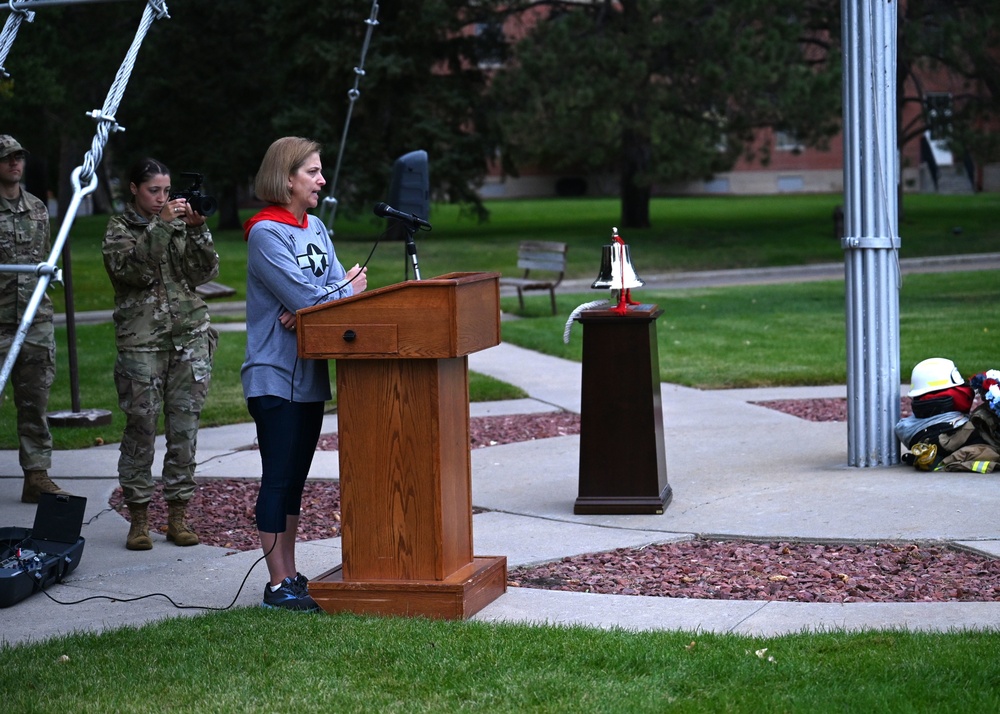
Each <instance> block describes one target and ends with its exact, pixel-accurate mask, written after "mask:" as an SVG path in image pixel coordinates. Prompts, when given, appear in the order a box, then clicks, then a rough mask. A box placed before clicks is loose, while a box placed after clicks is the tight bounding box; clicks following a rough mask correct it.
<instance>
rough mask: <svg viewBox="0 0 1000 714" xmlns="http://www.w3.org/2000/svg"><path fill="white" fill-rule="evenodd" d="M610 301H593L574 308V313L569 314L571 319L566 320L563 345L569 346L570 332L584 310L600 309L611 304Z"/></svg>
mask: <svg viewBox="0 0 1000 714" xmlns="http://www.w3.org/2000/svg"><path fill="white" fill-rule="evenodd" d="M610 302H611V301H610V300H592V301H591V302H585V303H583V305H580V306H579V307H576V308H574V310H573V312H571V313H570V314H569V319H568V320H566V327H565V328H564V329H563V344H566V345H568V344H569V330H570V328H571V327H573V322H574V321H575V320H576V318H578V317H579V316H580V313H581V312H583V311H584V310H590V309H591V308H595V307H600V306H601V305H608V304H610Z"/></svg>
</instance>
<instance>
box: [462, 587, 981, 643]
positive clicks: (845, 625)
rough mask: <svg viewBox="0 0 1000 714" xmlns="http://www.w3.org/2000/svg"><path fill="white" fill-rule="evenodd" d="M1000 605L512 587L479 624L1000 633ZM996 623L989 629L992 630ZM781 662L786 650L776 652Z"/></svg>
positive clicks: (756, 632) (751, 632) (755, 632)
mask: <svg viewBox="0 0 1000 714" xmlns="http://www.w3.org/2000/svg"><path fill="white" fill-rule="evenodd" d="M998 618H1000V603H995V602H955V603H846V604H835V603H792V602H771V601H767V602H763V601H743V600H693V599H690V600H686V599H679V598H659V597H640V596H633V595H596V594H591V593H573V592H562V591H557V590H533V589H529V588H509V589H508V590H507V592H506V593H505V594H504V595H502V596H501V597H499V598H497V599H496V600H494V601H493V602H492V603H490V604H489V605H487V606H486V607H485V608H483V609H482V610H480V611H479V612H478V613H477V614H476V615H475V616H474V617H473V619H474V620H478V621H481V622H496V623H500V622H504V623H518V624H530V625H545V626H565V627H570V626H584V627H595V628H600V629H621V630H627V631H636V632H641V631H656V630H680V631H684V632H691V633H692V636H693V637H694V636H696V635H697V634H698V633H699V632H713V633H719V634H733V635H745V636H747V637H776V636H780V635H786V634H793V633H798V632H826V631H863V630H897V629H898V630H909V631H927V632H952V631H960V630H996V628H997V625H996V624H995V623H997V622H1000V619H998ZM984 623H989V624H984ZM769 654H773V656H774V657H775V658H776V659H778V660H780V658H781V653H780V650H778V651H774V652H770V653H769Z"/></svg>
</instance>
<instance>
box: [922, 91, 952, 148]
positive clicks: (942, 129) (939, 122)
mask: <svg viewBox="0 0 1000 714" xmlns="http://www.w3.org/2000/svg"><path fill="white" fill-rule="evenodd" d="M952 112H953V106H952V97H951V93H949V92H928V93H927V94H926V95H924V121H926V122H927V128H928V129H929V130H930V132H931V140H933V141H944V140H946V139H950V138H951V131H952V127H951V117H952Z"/></svg>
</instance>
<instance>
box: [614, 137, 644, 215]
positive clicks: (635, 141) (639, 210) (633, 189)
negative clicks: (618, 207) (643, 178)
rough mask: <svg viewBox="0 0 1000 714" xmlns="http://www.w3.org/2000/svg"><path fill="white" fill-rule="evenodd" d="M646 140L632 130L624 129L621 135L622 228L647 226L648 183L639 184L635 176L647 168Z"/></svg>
mask: <svg viewBox="0 0 1000 714" xmlns="http://www.w3.org/2000/svg"><path fill="white" fill-rule="evenodd" d="M650 153H651V152H650V148H649V142H648V140H647V139H646V138H645V137H643V136H640V135H639V134H637V133H636V132H634V131H630V130H626V131H625V133H624V136H623V137H622V154H623V161H622V174H621V201H622V217H621V223H622V228H649V225H650V224H649V198H650V195H651V191H650V188H649V186H648V185H640V184H639V183H638V181H637V178H638V177H639V176H640V175H641V174H643V173H645V172H646V170H647V169H648V168H649V161H650Z"/></svg>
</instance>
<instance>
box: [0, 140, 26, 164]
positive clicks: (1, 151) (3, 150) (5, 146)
mask: <svg viewBox="0 0 1000 714" xmlns="http://www.w3.org/2000/svg"><path fill="white" fill-rule="evenodd" d="M18 151H23V152H24V153H25V154H27V153H28V150H27V149H25V148H24V147H23V146H21V145H20V144H19V143H18V141H17V139H15V138H14V137H13V136H11V135H10V134H0V159H4V158H6V157H8V156H10V155H11V154H13V153H15V152H18Z"/></svg>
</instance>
